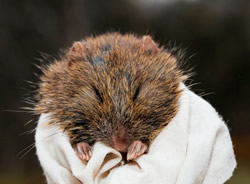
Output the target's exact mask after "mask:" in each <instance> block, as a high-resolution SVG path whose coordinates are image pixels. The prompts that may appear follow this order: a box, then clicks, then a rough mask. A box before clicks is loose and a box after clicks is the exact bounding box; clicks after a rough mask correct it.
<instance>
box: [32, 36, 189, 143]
mask: <svg viewBox="0 0 250 184" xmlns="http://www.w3.org/2000/svg"><path fill="white" fill-rule="evenodd" d="M185 78H186V77H185V75H183V73H182V71H181V70H180V69H179V67H178V65H177V61H176V58H175V57H174V56H172V55H171V53H169V52H167V51H166V50H164V48H159V47H158V45H157V44H155V42H153V40H152V39H151V37H149V36H144V37H136V36H134V35H132V34H127V35H121V34H119V33H107V34H104V35H100V36H97V37H89V38H87V39H85V40H82V41H81V42H77V43H75V44H74V45H73V46H72V47H71V48H70V49H68V50H67V51H66V53H65V55H63V56H62V57H61V59H59V60H56V61H54V62H53V63H52V64H50V65H48V66H46V67H44V68H43V75H42V76H41V83H40V87H39V92H38V94H37V100H38V104H37V105H36V107H35V111H36V112H38V113H39V114H41V113H50V114H51V122H50V123H51V124H55V125H59V126H60V127H61V129H62V130H64V131H65V132H66V133H67V134H68V135H69V138H70V142H71V144H72V145H75V144H77V143H79V142H82V141H83V142H87V143H89V144H90V145H92V144H93V143H95V142H96V141H100V142H102V143H104V144H106V145H108V146H112V141H113V140H112V139H113V138H114V137H118V138H119V139H122V140H124V141H125V142H127V143H131V142H132V141H133V140H140V141H142V142H144V143H145V144H147V145H150V143H151V142H152V140H153V139H154V138H155V137H156V136H157V135H158V134H159V132H160V131H161V130H162V128H164V127H165V126H166V125H167V124H168V123H169V122H170V121H171V119H172V118H173V117H174V116H175V115H176V113H177V111H178V99H179V97H180V95H181V92H182V91H181V90H180V89H179V84H180V83H181V82H182V81H183V80H185Z"/></svg>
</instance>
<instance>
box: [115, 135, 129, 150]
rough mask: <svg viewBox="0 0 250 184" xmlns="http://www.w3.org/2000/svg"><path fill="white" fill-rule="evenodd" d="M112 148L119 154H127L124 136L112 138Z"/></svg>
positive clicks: (126, 143)
mask: <svg viewBox="0 0 250 184" xmlns="http://www.w3.org/2000/svg"><path fill="white" fill-rule="evenodd" d="M112 147H113V148H114V149H116V150H117V151H119V152H127V150H128V141H127V139H126V138H125V137H124V136H112Z"/></svg>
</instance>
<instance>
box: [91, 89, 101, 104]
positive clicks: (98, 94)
mask: <svg viewBox="0 0 250 184" xmlns="http://www.w3.org/2000/svg"><path fill="white" fill-rule="evenodd" d="M93 88H94V91H95V94H96V96H97V97H98V98H99V100H100V102H101V103H103V98H102V95H101V94H100V92H99V91H98V89H97V88H96V87H93Z"/></svg>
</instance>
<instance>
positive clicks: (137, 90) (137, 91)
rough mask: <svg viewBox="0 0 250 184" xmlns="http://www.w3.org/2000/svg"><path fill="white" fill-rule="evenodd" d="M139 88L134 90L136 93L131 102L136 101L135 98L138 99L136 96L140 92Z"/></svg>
mask: <svg viewBox="0 0 250 184" xmlns="http://www.w3.org/2000/svg"><path fill="white" fill-rule="evenodd" d="M140 88H141V87H140V86H139V87H138V88H137V89H136V91H135V94H134V96H133V101H135V100H136V98H137V97H138V95H139V92H140Z"/></svg>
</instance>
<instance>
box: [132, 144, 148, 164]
mask: <svg viewBox="0 0 250 184" xmlns="http://www.w3.org/2000/svg"><path fill="white" fill-rule="evenodd" d="M147 149H148V146H147V145H146V144H144V143H142V142H141V141H138V140H136V141H133V142H132V143H131V144H130V146H129V147H128V153H127V160H128V161H129V160H133V159H136V158H138V157H139V156H141V155H142V154H143V153H145V152H146V150H147Z"/></svg>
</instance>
